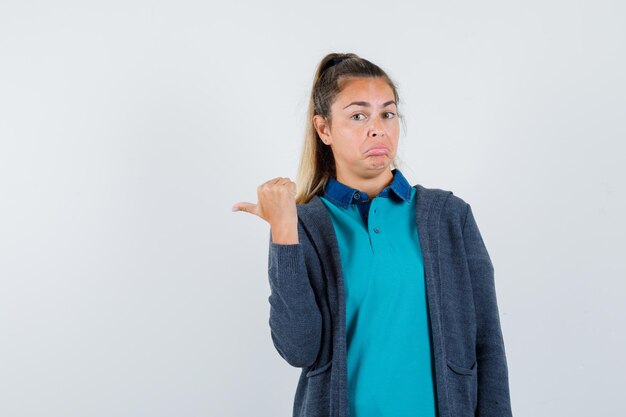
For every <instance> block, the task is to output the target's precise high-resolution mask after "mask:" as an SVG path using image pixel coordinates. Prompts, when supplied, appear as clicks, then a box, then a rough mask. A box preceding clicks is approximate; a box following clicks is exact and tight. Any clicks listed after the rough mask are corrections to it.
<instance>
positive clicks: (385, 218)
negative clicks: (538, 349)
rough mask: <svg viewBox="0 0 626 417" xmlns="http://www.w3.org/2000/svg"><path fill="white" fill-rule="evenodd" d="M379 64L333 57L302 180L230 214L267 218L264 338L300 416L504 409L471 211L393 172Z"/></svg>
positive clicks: (456, 414) (490, 303) (393, 130)
mask: <svg viewBox="0 0 626 417" xmlns="http://www.w3.org/2000/svg"><path fill="white" fill-rule="evenodd" d="M398 106H399V98H398V92H397V90H396V87H395V85H394V83H393V82H392V81H391V79H390V78H389V77H388V76H387V74H386V73H385V72H384V71H383V70H382V69H381V68H379V67H378V66H376V65H375V64H373V63H371V62H370V61H368V60H366V59H363V58H360V57H359V56H357V55H355V54H335V53H332V54H329V55H327V56H326V57H324V58H323V59H322V61H321V62H320V64H319V66H318V68H317V71H316V74H315V79H314V83H313V89H312V92H311V99H310V105H309V114H308V121H307V123H308V124H307V134H306V136H305V140H304V146H303V150H302V156H301V159H300V167H299V171H298V177H297V184H296V183H294V182H293V181H291V180H290V179H289V178H284V177H278V178H274V179H271V180H269V181H267V182H265V183H263V184H261V185H260V186H259V187H258V189H257V194H258V203H257V204H252V203H245V202H240V203H237V204H235V205H234V206H233V210H240V211H246V212H248V213H252V214H255V215H257V216H259V217H261V218H262V219H264V220H266V221H267V222H268V223H269V224H270V234H269V258H268V270H269V282H270V288H271V294H270V296H269V303H270V317H269V325H270V329H271V337H272V340H273V343H274V346H275V347H276V349H277V351H278V353H279V354H280V355H281V356H282V357H283V358H284V359H285V360H286V361H287V362H288V363H289V364H291V365H293V366H296V367H300V368H302V373H301V375H300V378H299V381H298V386H297V388H296V393H295V400H294V409H293V415H294V416H316V417H317V416H319V417H322V416H324V417H329V416H332V417H349V416H351V417H374V416H375V417H383V416H389V417H403V416H406V417H408V416H412V417H435V416H441V417H463V416H472V417H476V416H477V417H487V416H493V417H506V416H511V414H512V413H511V404H510V398H509V384H508V369H507V362H506V356H505V350H504V343H503V336H502V332H501V328H500V320H499V313H498V305H497V301H496V292H495V283H494V269H493V265H492V263H491V260H490V258H489V254H488V252H487V249H486V247H485V244H484V242H483V240H482V237H481V235H480V232H479V230H478V226H477V224H476V221H475V219H474V216H473V213H472V210H471V207H470V205H469V204H468V203H466V202H465V201H464V200H463V199H461V198H460V197H458V196H455V195H454V194H453V193H452V192H451V191H447V190H442V189H438V188H426V187H424V186H422V185H420V184H415V185H413V186H411V185H410V183H409V182H407V180H406V178H405V177H404V176H403V175H402V173H401V171H400V170H399V169H398V166H397V163H396V150H397V146H398V137H399V131H400V129H399V128H400V126H399V112H398Z"/></svg>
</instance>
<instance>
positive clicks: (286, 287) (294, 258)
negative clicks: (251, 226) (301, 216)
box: [268, 229, 322, 368]
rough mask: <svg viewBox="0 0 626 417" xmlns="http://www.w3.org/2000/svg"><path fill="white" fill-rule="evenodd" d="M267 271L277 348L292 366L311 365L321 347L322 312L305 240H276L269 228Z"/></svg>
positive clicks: (271, 315)
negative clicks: (312, 282)
mask: <svg viewBox="0 0 626 417" xmlns="http://www.w3.org/2000/svg"><path fill="white" fill-rule="evenodd" d="M300 236H302V234H300ZM268 272H269V282H270V289H271V294H270V296H269V298H268V300H269V303H270V318H269V324H270V330H271V335H272V341H273V343H274V347H275V348H276V350H277V351H278V353H280V355H281V356H282V357H283V358H284V359H285V360H286V361H287V362H288V363H289V364H290V365H292V366H295V367H300V368H304V367H307V366H310V365H312V364H313V363H314V362H315V359H316V358H317V354H318V352H319V349H320V344H321V339H322V315H321V313H320V310H319V307H318V306H317V303H316V301H315V294H314V293H313V288H311V283H310V281H309V277H308V273H307V268H306V264H305V258H304V249H303V245H302V242H301V241H300V242H299V243H296V244H280V243H274V242H272V231H271V229H270V241H269V256H268Z"/></svg>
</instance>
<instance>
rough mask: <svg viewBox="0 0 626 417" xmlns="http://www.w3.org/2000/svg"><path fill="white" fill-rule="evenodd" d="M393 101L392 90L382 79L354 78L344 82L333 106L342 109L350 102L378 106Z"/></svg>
mask: <svg viewBox="0 0 626 417" xmlns="http://www.w3.org/2000/svg"><path fill="white" fill-rule="evenodd" d="M394 99H395V97H394V95H393V90H392V89H391V87H390V86H389V84H387V82H386V81H385V80H383V79H382V78H371V77H368V78H354V79H350V80H347V81H346V83H345V84H344V86H343V89H342V91H341V92H340V93H339V94H338V95H337V99H336V100H335V105H338V106H342V107H343V106H345V105H347V104H348V103H350V102H352V101H366V102H369V103H370V104H372V105H374V106H378V105H383V103H386V102H388V101H391V100H394Z"/></svg>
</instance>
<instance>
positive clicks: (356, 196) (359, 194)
mask: <svg viewBox="0 0 626 417" xmlns="http://www.w3.org/2000/svg"><path fill="white" fill-rule="evenodd" d="M354 198H356V199H357V200H358V199H359V198H361V193H359V192H358V191H357V192H356V193H354Z"/></svg>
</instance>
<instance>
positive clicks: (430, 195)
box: [413, 184, 470, 225]
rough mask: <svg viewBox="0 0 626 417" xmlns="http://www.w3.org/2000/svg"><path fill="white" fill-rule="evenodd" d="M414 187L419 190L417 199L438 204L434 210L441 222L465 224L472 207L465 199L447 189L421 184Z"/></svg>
mask: <svg viewBox="0 0 626 417" xmlns="http://www.w3.org/2000/svg"><path fill="white" fill-rule="evenodd" d="M413 187H415V188H416V190H417V198H422V199H424V200H425V201H431V202H433V203H434V202H436V207H435V208H434V209H435V211H437V212H438V214H439V217H440V220H441V221H443V222H444V223H448V224H449V223H454V224H459V225H462V224H463V223H464V222H465V217H466V215H467V212H468V210H469V207H470V206H469V204H468V203H467V202H466V201H465V199H464V198H463V197H461V196H459V195H457V194H455V193H454V192H453V191H452V190H448V189H445V188H435V187H425V186H423V185H421V184H415V185H414V186H413Z"/></svg>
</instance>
